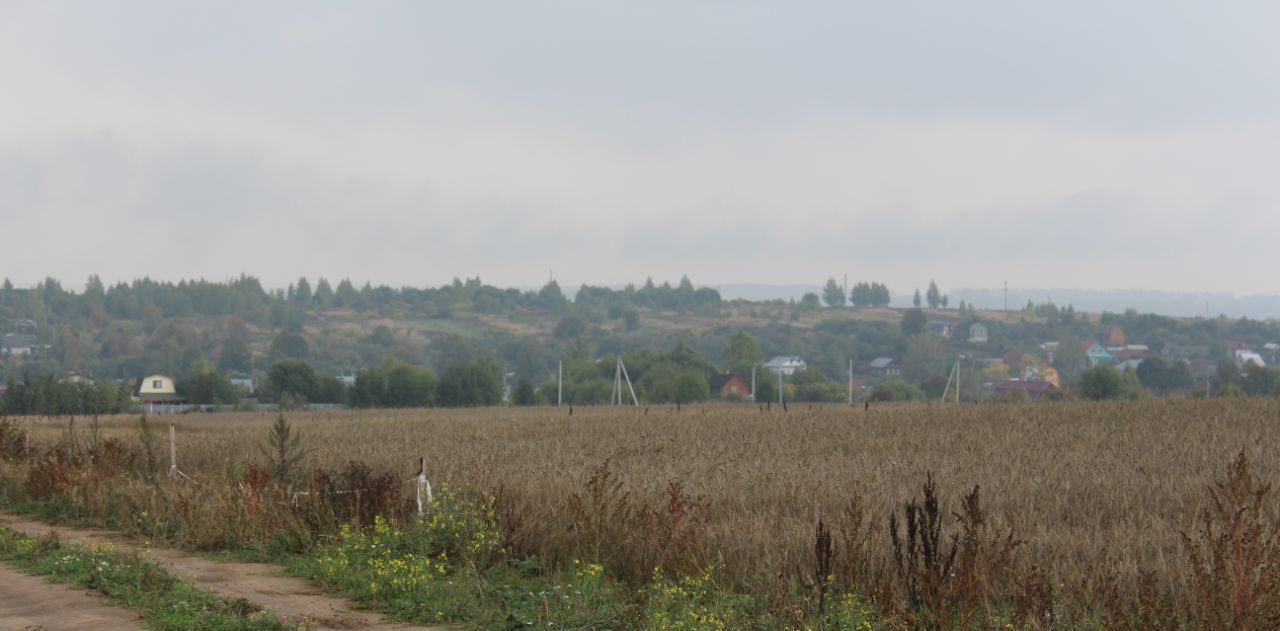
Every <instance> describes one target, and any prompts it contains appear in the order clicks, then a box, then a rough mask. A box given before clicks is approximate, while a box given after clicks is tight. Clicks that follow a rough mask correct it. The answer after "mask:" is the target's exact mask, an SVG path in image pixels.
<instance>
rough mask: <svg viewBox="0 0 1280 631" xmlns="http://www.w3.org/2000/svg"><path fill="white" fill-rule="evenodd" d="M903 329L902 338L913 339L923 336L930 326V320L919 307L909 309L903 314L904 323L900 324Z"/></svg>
mask: <svg viewBox="0 0 1280 631" xmlns="http://www.w3.org/2000/svg"><path fill="white" fill-rule="evenodd" d="M899 326H900V327H901V328H902V337H908V338H909V337H913V336H916V335H922V334H923V333H924V332H925V330H926V329H927V328H928V326H929V319H928V318H927V317H925V315H924V312H923V311H921V310H920V309H919V308H918V307H917V308H915V309H908V310H907V312H906V313H904V314H902V322H901V323H900V324H899Z"/></svg>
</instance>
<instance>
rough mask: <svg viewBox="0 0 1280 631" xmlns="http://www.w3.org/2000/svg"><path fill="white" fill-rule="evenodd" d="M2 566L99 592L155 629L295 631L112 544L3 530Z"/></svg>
mask: <svg viewBox="0 0 1280 631" xmlns="http://www.w3.org/2000/svg"><path fill="white" fill-rule="evenodd" d="M0 560H3V561H4V562H6V563H8V564H9V565H12V566H14V567H16V568H18V569H21V570H23V571H24V572H27V573H29V574H34V575H38V576H47V577H49V578H50V579H52V580H54V581H56V582H59V583H70V584H72V585H76V586H78V587H81V588H84V589H87V590H90V591H94V592H98V593H100V594H102V595H104V596H106V597H107V599H108V600H110V601H111V602H112V603H114V604H116V605H119V606H122V607H125V608H128V609H132V610H135V611H137V612H139V613H140V614H141V616H142V619H143V622H144V623H145V624H146V626H147V627H149V628H153V629H174V630H175V631H176V630H187V629H192V630H207V631H215V630H217V631H222V630H227V631H230V630H273V629H287V628H289V627H287V626H285V625H284V624H282V623H281V622H280V621H279V620H277V619H276V618H275V617H274V616H272V615H270V614H268V613H266V612H264V611H262V610H261V609H260V608H259V607H257V606H256V605H254V604H253V603H250V602H249V601H247V600H244V599H242V598H235V599H228V598H221V597H219V596H217V595H215V594H213V593H211V592H208V591H205V590H202V589H199V588H197V587H195V586H193V585H191V584H190V583H187V582H185V581H182V580H180V579H178V578H175V577H173V576H171V575H169V574H167V573H166V572H165V571H164V570H163V569H161V568H160V567H159V566H157V565H156V564H154V563H151V562H150V561H146V560H143V559H142V558H140V557H139V556H138V555H137V553H133V552H124V551H120V550H117V549H115V548H114V547H113V546H111V545H110V544H107V545H103V546H90V547H83V546H67V545H63V544H61V543H59V542H58V541H57V539H55V538H41V539H35V538H32V537H28V536H26V535H23V534H20V533H18V532H16V531H14V530H12V529H9V528H5V527H3V526H0Z"/></svg>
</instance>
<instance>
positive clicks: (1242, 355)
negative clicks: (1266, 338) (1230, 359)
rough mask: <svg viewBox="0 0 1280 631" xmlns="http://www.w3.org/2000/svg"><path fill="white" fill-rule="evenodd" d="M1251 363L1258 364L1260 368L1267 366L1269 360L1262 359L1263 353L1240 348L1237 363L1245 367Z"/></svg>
mask: <svg viewBox="0 0 1280 631" xmlns="http://www.w3.org/2000/svg"><path fill="white" fill-rule="evenodd" d="M1250 363H1254V364H1257V365H1258V367H1259V368H1266V367H1267V362H1265V361H1263V360H1262V355H1259V354H1257V353H1255V352H1253V351H1245V350H1240V351H1236V365H1237V366H1239V367H1241V368H1244V367H1245V366H1247V365H1249V364H1250Z"/></svg>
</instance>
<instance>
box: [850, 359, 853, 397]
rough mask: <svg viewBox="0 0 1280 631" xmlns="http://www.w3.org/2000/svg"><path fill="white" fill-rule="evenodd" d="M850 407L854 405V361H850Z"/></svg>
mask: <svg viewBox="0 0 1280 631" xmlns="http://www.w3.org/2000/svg"><path fill="white" fill-rule="evenodd" d="M849 405H853V360H852V359H850V360H849Z"/></svg>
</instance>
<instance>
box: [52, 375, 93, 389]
mask: <svg viewBox="0 0 1280 631" xmlns="http://www.w3.org/2000/svg"><path fill="white" fill-rule="evenodd" d="M60 381H61V382H62V383H74V384H76V385H81V386H92V385H93V380H92V379H90V378H88V377H86V376H84V375H82V374H80V373H78V372H70V373H67V376H66V377H63V378H62V379H61V380H60Z"/></svg>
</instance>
